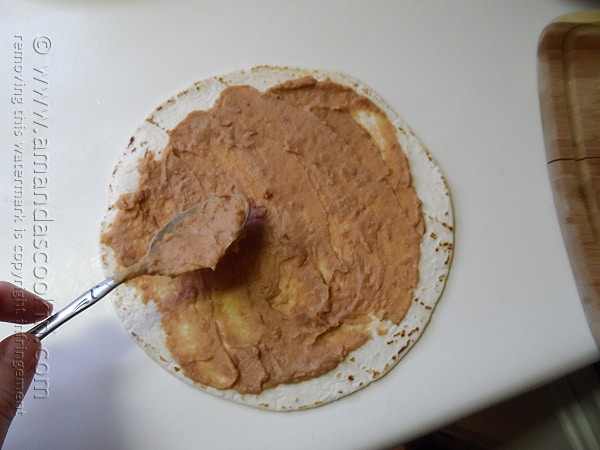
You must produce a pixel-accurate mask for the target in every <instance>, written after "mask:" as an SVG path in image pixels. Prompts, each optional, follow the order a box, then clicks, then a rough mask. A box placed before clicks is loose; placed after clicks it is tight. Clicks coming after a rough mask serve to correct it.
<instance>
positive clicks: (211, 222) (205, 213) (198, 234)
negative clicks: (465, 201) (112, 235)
mask: <svg viewBox="0 0 600 450" xmlns="http://www.w3.org/2000/svg"><path fill="white" fill-rule="evenodd" d="M249 214H250V203H249V202H248V199H247V198H246V197H243V196H241V195H221V196H218V197H214V198H211V199H209V200H206V201H204V202H202V203H198V204H197V205H195V206H193V207H191V208H190V209H187V210H185V211H184V212H182V213H181V214H179V215H178V216H176V217H175V218H174V219H172V220H171V221H170V222H169V223H168V224H167V225H165V226H164V227H163V228H162V229H161V230H160V231H158V232H157V233H156V234H155V235H154V237H153V238H152V240H151V241H150V245H149V246H148V250H147V252H146V254H145V255H144V256H143V257H142V259H140V260H139V261H138V262H137V263H136V264H134V265H132V266H130V267H128V268H126V269H125V270H123V271H121V272H119V273H117V274H116V275H113V276H112V277H110V278H108V279H107V280H104V281H103V282H101V283H99V284H97V285H96V286H94V287H93V288H91V289H90V290H88V291H86V292H84V293H83V294H81V295H80V296H79V297H77V298H76V299H75V300H73V301H72V302H71V303H70V304H69V305H67V306H66V307H65V308H63V309H61V310H60V311H58V312H57V313H55V314H53V315H52V316H50V317H48V318H47V319H45V320H44V321H42V322H40V323H39V324H37V325H36V326H34V327H33V328H31V329H30V330H29V331H28V333H31V334H33V335H34V336H35V337H37V338H38V339H40V340H41V339H43V338H45V337H46V336H47V335H48V334H50V333H51V332H53V331H54V330H56V329H57V328H58V327H59V326H61V325H62V324H63V323H65V322H67V321H68V320H70V319H71V318H73V317H75V316H76V315H77V314H79V313H80V312H82V311H84V310H86V309H87V308H89V307H90V306H92V305H93V304H94V303H96V302H97V301H98V300H100V299H102V298H103V297H105V296H106V295H107V294H108V293H109V292H111V291H112V290H113V289H115V288H116V287H117V286H118V285H120V284H121V283H124V282H126V281H129V280H131V279H133V278H135V277H138V276H140V275H146V274H147V275H167V276H177V275H181V274H183V273H186V272H191V271H194V270H198V269H202V268H213V269H214V268H215V266H216V264H217V262H218V261H219V259H221V257H222V256H223V254H224V253H225V251H226V250H227V248H228V247H229V246H230V245H231V243H232V242H233V241H235V240H236V239H237V237H238V236H239V233H240V231H241V230H242V228H243V227H244V224H245V223H246V219H247V218H248V215H249ZM183 249H185V250H186V252H185V253H188V254H191V255H193V257H192V258H181V257H179V255H182V254H183V252H182V250H183Z"/></svg>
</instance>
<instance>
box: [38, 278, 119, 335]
mask: <svg viewBox="0 0 600 450" xmlns="http://www.w3.org/2000/svg"><path fill="white" fill-rule="evenodd" d="M123 281H124V280H123V276H121V275H120V274H118V275H115V276H112V277H110V278H108V279H107V280H104V281H103V282H102V283H98V284H97V285H96V286H94V287H93V288H91V289H89V290H87V291H86V292H84V293H83V294H81V295H80V296H79V297H77V298H76V299H75V300H73V301H72V302H71V303H69V304H68V305H67V306H65V307H64V308H63V309H61V310H60V311H58V312H57V313H55V314H53V315H51V316H50V317H48V318H47V319H45V320H44V321H42V322H40V323H39V324H37V325H36V326H34V327H33V328H31V329H30V330H28V331H27V332H28V333H30V334H33V335H34V336H35V337H36V338H38V339H40V340H42V339H44V338H45V337H46V336H47V335H48V334H50V333H52V332H53V331H54V330H56V329H57V328H58V327H60V326H61V325H62V324H63V323H65V322H66V321H68V320H69V319H71V318H73V317H75V316H76V315H77V314H79V313H80V312H82V311H84V310H86V309H88V308H89V307H90V306H92V305H93V304H94V303H96V302H97V301H98V300H100V299H102V298H103V297H104V296H106V295H107V294H108V293H109V292H110V291H112V290H113V289H114V288H116V287H117V286H118V285H119V284H121V283H122V282H123Z"/></svg>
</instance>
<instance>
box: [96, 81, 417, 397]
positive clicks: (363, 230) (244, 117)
mask: <svg viewBox="0 0 600 450" xmlns="http://www.w3.org/2000/svg"><path fill="white" fill-rule="evenodd" d="M365 113H367V114H368V115H369V117H371V119H372V121H373V120H374V121H375V123H376V125H377V130H378V132H377V133H376V134H373V132H368V131H366V130H365V128H363V127H361V126H360V125H359V124H358V122H357V120H359V119H358V118H359V117H360V116H361V114H363V115H364V114H365ZM138 170H139V173H140V180H139V187H138V189H137V190H136V191H135V192H132V193H127V194H124V195H122V196H121V198H120V199H119V201H118V202H117V208H118V214H117V216H116V218H115V220H114V222H113V224H112V228H111V229H110V231H109V232H108V233H106V234H105V235H104V236H103V242H105V243H106V244H108V245H110V246H111V247H112V248H113V249H114V250H115V253H116V256H117V261H118V263H119V264H120V265H122V266H129V265H131V264H133V263H135V262H136V261H137V260H138V259H139V258H141V257H142V255H143V254H144V252H145V250H146V246H147V245H148V242H149V240H150V238H151V237H152V235H153V234H154V233H155V232H156V231H157V230H158V229H159V228H160V227H161V226H162V225H164V224H165V223H166V222H168V221H169V219H170V218H171V217H173V216H174V215H176V214H177V213H178V212H180V211H183V210H185V209H187V208H188V207H190V206H192V205H193V204H194V203H197V202H199V201H201V200H203V199H206V198H209V197H212V196H215V195H219V194H223V193H241V194H243V195H245V196H247V197H248V198H249V199H250V201H251V203H252V211H251V214H250V217H249V219H248V222H247V223H246V227H245V231H244V235H243V236H242V237H241V239H240V240H239V241H238V243H237V245H236V248H235V249H234V250H235V251H229V252H227V253H226V254H225V256H224V257H223V258H222V259H221V261H220V262H219V263H218V265H217V266H216V268H215V270H211V269H201V270H198V271H195V272H191V273H188V274H185V275H182V276H178V277H174V278H169V277H160V276H144V277H140V278H138V279H137V280H135V281H134V282H133V283H134V284H135V286H136V287H137V288H138V289H139V290H140V291H141V293H142V297H143V299H144V301H148V300H149V299H152V300H153V301H155V302H156V304H157V307H158V309H159V310H160V311H161V312H162V322H161V325H162V328H163V330H164V332H165V334H166V345H167V347H168V348H169V350H170V352H171V354H172V355H173V357H174V359H175V360H176V361H177V362H178V364H179V365H180V366H181V367H182V369H183V371H184V372H185V374H186V375H187V376H188V377H189V378H191V379H193V380H195V381H196V382H198V383H201V384H204V385H209V386H213V387H215V388H217V389H227V388H232V389H235V390H237V391H239V392H241V393H259V392H261V391H262V390H264V389H267V388H270V387H273V386H276V385H278V384H280V383H294V382H299V381H303V380H307V379H310V378H313V377H318V376H319V375H321V374H323V373H326V372H328V371H330V370H332V369H333V368H335V367H336V366H337V365H338V364H339V363H340V362H341V361H342V360H343V359H344V357H345V356H346V355H347V354H348V352H350V351H352V350H353V349H356V348H357V347H359V346H361V345H362V344H363V343H364V342H365V341H366V340H368V339H369V338H370V336H371V328H370V327H369V324H370V323H371V321H372V318H373V317H376V318H379V319H382V320H390V321H392V322H395V323H397V322H399V321H400V320H401V319H402V318H403V316H404V315H405V313H406V311H407V309H408V307H409V306H410V304H411V301H412V299H413V292H414V289H415V286H416V284H417V281H418V277H419V273H418V261H419V257H420V243H421V238H422V235H423V232H424V225H423V219H422V212H421V203H420V201H419V199H418V197H417V195H416V193H415V190H414V188H413V187H412V184H411V176H410V172H409V168H408V163H407V160H406V157H405V155H404V154H403V152H402V149H401V148H400V144H399V143H398V140H397V138H396V134H395V129H394V127H393V125H392V124H391V123H390V122H389V121H388V120H387V118H386V116H385V115H384V114H383V113H382V111H381V110H380V109H378V108H377V107H376V106H375V105H374V104H373V103H372V102H371V101H370V100H368V99H367V98H366V97H363V96H361V95H359V94H357V93H356V92H354V90H352V89H349V88H347V87H343V86H341V85H338V84H336V83H333V82H329V81H324V82H317V81H315V80H314V79H312V78H303V79H300V80H295V81H290V82H287V83H284V84H281V85H278V86H275V87H273V88H271V89H269V90H268V91H267V92H264V93H261V92H260V91H258V90H256V89H255V88H252V87H249V86H234V87H228V88H226V89H225V90H224V91H223V92H222V93H221V95H220V97H219V98H218V100H217V101H216V102H215V104H214V106H213V107H212V108H211V109H210V110H208V111H195V112H193V113H191V114H190V115H189V116H188V117H187V118H186V119H185V120H183V121H182V122H181V123H180V124H179V125H178V126H177V127H176V128H175V129H174V130H172V132H171V133H170V142H169V145H168V147H167V148H166V149H165V150H164V152H163V153H162V155H161V157H160V159H156V158H155V155H154V154H153V153H152V152H148V153H147V154H146V155H145V157H143V158H142V159H141V160H140V161H139V164H138Z"/></svg>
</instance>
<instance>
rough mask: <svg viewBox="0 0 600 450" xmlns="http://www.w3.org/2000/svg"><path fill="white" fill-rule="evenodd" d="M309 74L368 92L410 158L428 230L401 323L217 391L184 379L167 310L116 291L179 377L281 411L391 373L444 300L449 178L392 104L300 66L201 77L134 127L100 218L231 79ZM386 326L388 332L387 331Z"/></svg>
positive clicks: (144, 338)
mask: <svg viewBox="0 0 600 450" xmlns="http://www.w3.org/2000/svg"><path fill="white" fill-rule="evenodd" d="M306 76H311V77H313V78H315V79H316V80H319V81H322V80H327V79H329V80H331V81H333V82H335V83H338V84H341V85H344V86H347V87H351V88H352V89H354V90H355V91H356V92H357V93H359V94H361V95H363V96H365V97H367V98H368V99H370V100H371V101H372V102H374V103H375V104H376V105H377V106H378V107H379V108H380V109H381V110H382V111H384V112H385V113H386V115H387V116H388V119H389V120H390V122H391V123H392V124H393V125H394V126H395V128H396V131H397V137H398V141H399V143H400V145H401V147H402V149H403V151H404V153H405V154H406V157H407V159H408V163H409V167H410V172H411V176H412V183H413V186H414V187H415V190H416V193H417V196H418V197H419V199H420V200H421V202H422V213H423V217H424V222H425V233H424V235H423V240H422V242H421V258H420V261H419V282H418V284H417V286H416V289H415V292H414V295H413V301H412V304H411V306H410V308H409V310H408V312H407V314H406V316H405V317H404V318H403V319H402V321H401V322H400V323H399V324H394V323H391V322H389V321H387V322H380V321H378V320H376V319H374V321H373V323H372V338H371V339H369V340H368V341H367V342H366V343H365V344H364V345H362V346H361V347H359V348H358V349H356V350H354V351H352V352H351V353H349V354H348V355H347V357H346V358H345V360H344V361H342V362H341V363H340V364H339V365H338V366H337V367H336V368H335V369H333V370H331V371H330V372H328V373H326V374H324V375H322V376H320V377H317V378H313V379H310V380H307V381H302V382H299V383H294V384H282V385H278V386H276V387H274V388H270V389H266V390H264V391H262V392H261V393H260V394H240V393H239V392H237V391H235V390H233V389H225V390H219V389H215V388H213V387H210V386H204V385H201V384H198V383H196V382H194V381H193V380H191V379H189V378H187V377H186V375H185V374H184V372H183V370H182V369H181V367H179V366H178V364H177V362H176V361H175V360H174V358H173V357H172V355H171V354H170V352H169V350H168V349H167V347H166V345H165V334H164V331H163V330H162V328H161V322H160V321H161V316H160V312H159V311H158V309H157V307H156V305H155V304H154V303H153V302H152V301H149V302H147V303H143V302H142V300H141V297H140V295H139V293H138V292H137V291H136V289H135V288H134V287H131V286H128V285H123V286H121V287H119V288H118V289H117V290H116V292H115V294H113V299H114V300H113V303H114V307H115V310H116V312H117V315H118V317H119V319H120V320H121V321H122V323H123V325H124V326H125V328H126V329H127V330H128V331H129V332H130V333H131V335H132V336H133V337H134V339H135V340H136V341H137V342H138V343H139V344H140V345H141V346H142V347H143V348H144V349H145V350H146V352H147V353H148V354H149V355H150V356H151V357H152V358H153V359H154V360H155V361H156V362H158V363H159V364H160V365H161V366H163V367H164V368H165V369H167V370H168V371H169V372H170V373H172V374H173V375H175V376H176V377H177V378H179V379H181V380H183V381H185V382H187V383H189V384H192V385H193V386H196V387H198V388H200V389H202V390H204V391H207V392H209V393H211V394H214V395H217V396H220V397H224V398H226V399H229V400H233V401H235V402H239V403H243V404H246V405H250V406H255V407H260V408H266V409H270V410H276V411H286V410H300V409H306V408H311V407H315V406H319V405H323V404H326V403H329V402H332V401H334V400H337V399H339V398H342V397H344V396H347V395H349V394H351V393H353V392H356V391H358V390H360V389H362V388H364V387H366V386H367V385H369V384H370V383H371V382H373V381H375V380H377V379H379V378H381V377H382V376H383V375H385V374H386V373H388V372H389V371H390V370H391V369H392V368H393V367H394V366H395V365H396V364H397V363H398V361H400V359H401V358H402V357H403V356H404V355H405V354H406V353H407V352H408V351H409V350H410V348H411V347H412V346H413V345H414V344H415V342H416V341H417V340H418V339H419V337H420V336H421V335H422V333H423V332H424V330H425V327H426V325H427V323H428V322H429V319H430V317H431V315H432V312H433V310H434V307H435V305H436V303H437V301H438V300H439V298H440V296H441V294H442V291H443V289H444V285H445V283H446V279H447V276H448V271H449V268H450V262H451V259H452V250H453V234H454V233H453V230H454V224H453V212H452V204H451V199H450V193H449V189H448V186H447V184H446V181H445V178H444V176H443V175H442V173H441V172H440V170H439V168H438V166H437V165H436V163H435V161H434V160H433V158H432V157H431V156H430V154H429V153H428V152H427V150H426V149H425V147H424V146H423V144H422V143H421V142H420V141H419V139H418V138H417V137H416V136H415V135H414V133H412V132H411V131H410V129H409V128H408V126H407V125H406V124H405V123H404V122H403V121H402V120H401V119H400V117H399V116H398V115H397V114H396V112H394V110H392V108H390V107H389V106H388V105H387V103H386V102H385V101H384V100H383V99H382V98H381V97H380V96H378V95H377V94H376V93H375V92H373V91H372V90H371V89H370V88H368V87H367V86H365V85H364V84H363V83H362V82H360V81H358V80H356V79H354V78H352V77H350V76H348V75H346V74H343V73H340V72H333V71H325V70H306V69H299V68H287V67H271V66H260V67H254V68H252V69H250V70H241V71H237V72H233V73H230V74H228V75H224V76H217V77H213V78H209V79H207V80H203V81H200V82H197V83H195V84H193V85H192V86H190V87H189V88H188V89H186V90H184V91H183V92H181V93H179V94H178V95H176V96H175V97H172V98H170V99H169V100H167V101H166V102H164V103H163V104H161V105H160V106H158V107H157V108H156V109H155V111H154V112H153V113H152V114H151V115H150V117H148V118H147V119H146V120H145V121H144V123H143V124H142V125H141V126H140V127H139V128H138V129H137V130H136V131H135V133H134V135H133V136H132V138H131V139H130V142H129V145H128V147H127V149H126V151H125V153H124V154H123V155H122V157H121V159H120V161H119V163H118V164H117V166H116V168H115V170H114V172H113V178H112V183H111V185H110V199H109V202H110V207H109V209H108V211H107V213H106V215H105V217H104V220H103V223H102V232H105V231H108V230H109V229H110V226H111V223H112V222H113V220H114V217H115V215H116V212H117V208H115V207H114V205H115V203H116V202H117V200H118V198H119V196H120V195H121V194H124V193H128V192H133V191H135V190H136V188H137V185H138V176H139V174H138V171H137V163H138V159H139V158H142V157H143V156H144V154H145V153H146V152H147V151H152V152H154V153H155V158H156V159H160V158H161V153H162V151H163V150H164V149H165V148H166V147H167V144H168V142H169V135H168V132H169V131H170V130H172V129H174V128H175V127H176V126H177V124H178V123H179V122H180V121H182V120H183V119H184V118H185V117H186V116H187V115H188V114H189V113H190V112H192V111H195V110H207V109H210V107H211V106H212V105H213V103H214V102H215V100H216V99H217V98H218V96H219V94H220V92H221V91H222V90H223V89H225V88H226V87H228V86H232V85H250V86H253V87H255V88H257V89H259V90H260V91H265V90H266V89H268V88H270V87H272V86H274V85H277V84H280V83H283V82H285V81H288V80H291V79H297V78H302V77H306ZM355 120H358V121H359V122H360V124H361V126H363V128H365V129H366V130H367V131H370V132H371V133H372V134H373V133H375V134H376V133H377V130H376V129H375V128H376V126H377V125H376V124H374V123H372V122H370V121H369V117H368V115H360V114H359V115H358V116H357V117H356V118H355ZM101 256H102V262H103V265H104V269H105V271H106V273H107V274H113V273H114V272H115V271H116V270H117V269H118V267H117V264H116V259H115V256H114V253H113V250H112V249H111V248H110V247H108V246H106V245H101ZM382 330H385V333H381V331H382Z"/></svg>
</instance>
